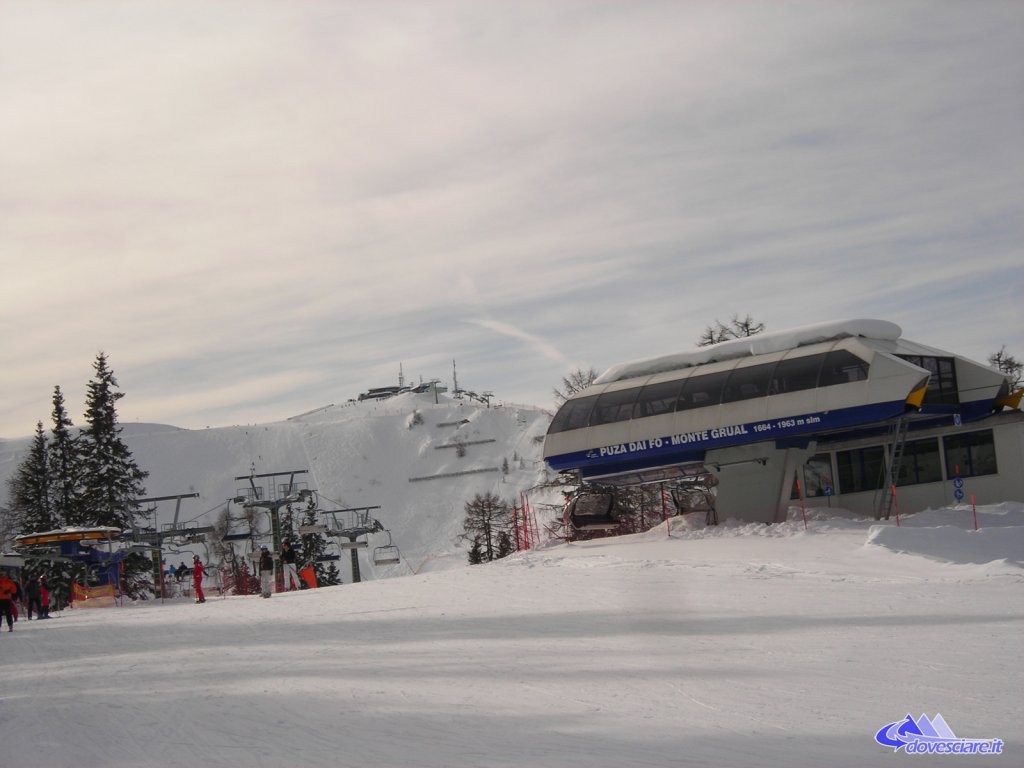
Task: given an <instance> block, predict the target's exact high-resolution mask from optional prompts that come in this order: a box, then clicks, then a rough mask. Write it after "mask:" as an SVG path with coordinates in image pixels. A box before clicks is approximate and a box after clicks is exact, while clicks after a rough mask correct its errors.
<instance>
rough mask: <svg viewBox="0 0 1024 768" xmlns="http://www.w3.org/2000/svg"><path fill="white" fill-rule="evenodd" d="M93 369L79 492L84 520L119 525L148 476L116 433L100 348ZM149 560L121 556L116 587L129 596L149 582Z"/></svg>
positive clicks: (131, 517) (130, 518)
mask: <svg viewBox="0 0 1024 768" xmlns="http://www.w3.org/2000/svg"><path fill="white" fill-rule="evenodd" d="M93 369H94V370H95V372H96V373H95V375H94V377H93V379H92V380H91V381H90V382H89V384H88V387H87V390H86V401H85V405H86V411H85V420H86V426H85V429H84V430H83V432H82V435H81V443H80V445H81V452H80V455H81V460H82V465H81V466H82V471H83V474H82V494H81V502H82V508H83V510H84V513H83V517H84V518H85V521H84V522H85V524H86V525H94V526H110V527H113V528H120V529H121V530H125V529H128V528H130V527H131V526H132V525H133V523H134V522H135V520H136V518H137V517H139V501H138V500H139V499H140V498H142V497H143V496H144V495H145V493H146V490H145V486H144V485H143V481H144V480H145V479H146V477H147V476H148V474H149V473H148V472H144V471H143V470H142V469H140V468H139V466H138V464H136V463H135V459H134V458H133V457H132V453H131V451H130V450H129V449H128V446H127V445H126V444H125V443H124V441H123V440H122V439H121V427H120V426H119V425H118V422H117V401H118V400H120V399H121V398H122V397H124V393H123V392H118V391H117V379H115V378H114V373H113V371H111V370H110V368H109V367H108V366H107V357H106V355H104V354H103V353H102V352H100V353H99V354H98V355H97V356H96V362H95V363H94V364H93ZM151 566H152V563H151V562H150V560H149V558H147V557H145V556H144V555H141V554H138V553H134V554H130V555H128V556H127V557H125V559H124V561H123V567H124V581H123V583H122V588H123V589H124V591H125V593H126V594H127V595H129V596H132V597H134V596H135V595H136V594H137V593H138V592H139V591H140V590H143V589H151V588H152V572H151V571H152V568H151Z"/></svg>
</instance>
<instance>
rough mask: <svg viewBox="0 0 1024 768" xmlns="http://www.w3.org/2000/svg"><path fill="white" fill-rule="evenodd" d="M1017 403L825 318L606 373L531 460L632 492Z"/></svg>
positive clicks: (873, 324) (912, 348)
mask: <svg viewBox="0 0 1024 768" xmlns="http://www.w3.org/2000/svg"><path fill="white" fill-rule="evenodd" d="M1020 397H1021V392H1020V391H1018V392H1015V393H1014V392H1011V391H1010V383H1009V380H1008V379H1007V377H1006V376H1005V375H1003V374H1002V373H1000V372H999V371H997V370H995V369H993V368H991V367H989V366H987V365H984V364H981V363H977V362H975V361H972V360H969V359H967V358H965V357H962V356H960V355H957V354H955V353H953V352H947V351H944V350H941V349H938V348H935V347H931V346H928V345H924V344H920V343H917V342H913V341H910V340H907V339H904V338H903V336H902V330H901V329H900V327H899V326H898V325H896V324H895V323H891V322H888V321H885V320H871V319H856V320H846V321H839V322H830V323H823V324H820V325H812V326H805V327H801V328H796V329H793V330H790V331H783V332H777V333H765V334H759V335H757V336H751V337H746V338H742V339H734V340H729V341H726V342H722V343H720V344H714V345H710V346H706V347H699V348H697V349H694V350H690V351H687V352H681V353H676V354H671V355H664V356H661V357H655V358H649V359H645V360H639V361H635V362H629V363H622V364H619V365H614V366H612V367H611V368H609V369H608V370H607V371H605V372H604V373H603V374H602V375H601V376H599V377H598V378H597V379H595V381H594V383H593V385H591V386H590V387H588V388H587V389H585V390H583V391H581V392H579V393H576V394H575V395H573V397H571V398H569V399H568V400H566V402H565V403H564V404H563V405H562V407H561V408H560V409H559V410H558V412H557V413H556V414H555V417H554V419H553V420H552V423H551V426H550V428H549V430H548V434H547V436H546V438H545V446H544V458H545V460H546V461H547V463H548V464H549V465H550V466H551V467H552V468H553V469H555V470H557V471H561V472H565V471H571V472H577V473H578V474H579V477H580V479H581V480H582V481H584V482H594V483H602V484H613V485H634V484H641V483H645V482H655V481H661V480H666V479H671V478H672V477H678V476H685V475H687V474H692V473H693V472H696V471H705V470H707V469H709V468H710V469H712V470H714V471H718V470H719V469H720V467H721V466H725V465H727V464H731V463H739V462H748V461H751V460H757V461H761V462H762V463H763V464H764V463H767V459H768V457H769V456H770V454H771V453H772V452H774V451H784V450H788V449H807V448H808V447H809V446H810V445H811V444H813V443H814V442H815V441H817V440H820V439H823V438H828V439H836V438H838V437H842V436H846V437H852V436H855V435H858V434H870V433H871V432H872V431H876V432H884V431H885V430H886V429H887V428H888V427H889V426H891V425H892V424H894V423H895V422H897V421H910V422H912V423H913V424H914V425H916V426H922V425H925V424H928V423H932V424H934V423H940V422H941V423H947V422H948V423H953V421H954V420H955V421H956V423H958V424H959V423H963V422H970V421H975V420H978V419H983V418H985V417H988V416H989V415H991V414H992V413H994V412H997V411H1000V410H1002V409H1004V408H1016V407H1018V406H1019V403H1020ZM752 457H753V459H752Z"/></svg>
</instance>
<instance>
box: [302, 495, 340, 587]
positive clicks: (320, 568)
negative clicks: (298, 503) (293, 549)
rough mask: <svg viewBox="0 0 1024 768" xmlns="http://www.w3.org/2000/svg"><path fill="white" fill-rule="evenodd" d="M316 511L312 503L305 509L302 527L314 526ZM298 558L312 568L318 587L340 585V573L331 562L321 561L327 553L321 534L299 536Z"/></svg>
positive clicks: (324, 538)
mask: <svg viewBox="0 0 1024 768" xmlns="http://www.w3.org/2000/svg"><path fill="white" fill-rule="evenodd" d="M316 522H317V510H316V506H315V505H314V504H312V503H310V505H309V506H308V507H307V508H306V511H305V512H304V513H303V515H302V525H304V526H305V525H316ZM300 541H301V546H300V547H299V556H300V557H301V558H302V562H303V564H306V563H308V564H310V565H312V566H313V573H314V574H316V583H317V586H320V587H333V586H334V585H336V584H341V573H340V572H339V571H338V568H337V566H336V565H335V564H334V563H333V562H332V561H329V560H328V561H322V560H321V559H320V558H322V557H323V556H324V555H325V553H326V552H327V537H326V536H324V535H323V534H322V533H304V534H302V536H301V539H300Z"/></svg>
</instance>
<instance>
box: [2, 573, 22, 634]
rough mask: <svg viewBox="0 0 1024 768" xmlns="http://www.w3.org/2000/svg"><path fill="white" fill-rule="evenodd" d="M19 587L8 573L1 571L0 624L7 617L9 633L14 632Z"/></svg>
mask: <svg viewBox="0 0 1024 768" xmlns="http://www.w3.org/2000/svg"><path fill="white" fill-rule="evenodd" d="M17 587H18V585H17V584H15V583H14V582H13V581H11V577H10V576H8V575H7V571H0V623H2V622H3V619H4V617H5V616H6V617H7V631H8V632H13V631H14V592H15V590H16V589H17Z"/></svg>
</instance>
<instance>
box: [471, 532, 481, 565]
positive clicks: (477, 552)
mask: <svg viewBox="0 0 1024 768" xmlns="http://www.w3.org/2000/svg"><path fill="white" fill-rule="evenodd" d="M483 561H484V553H483V550H482V544H481V537H480V536H474V537H473V546H471V547H470V548H469V564H470V565H480V563H482V562H483Z"/></svg>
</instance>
